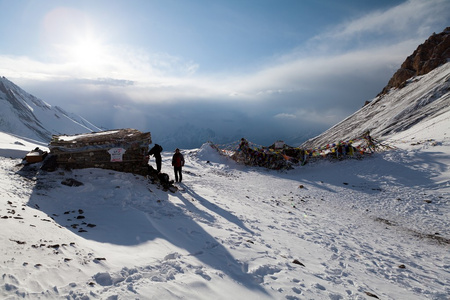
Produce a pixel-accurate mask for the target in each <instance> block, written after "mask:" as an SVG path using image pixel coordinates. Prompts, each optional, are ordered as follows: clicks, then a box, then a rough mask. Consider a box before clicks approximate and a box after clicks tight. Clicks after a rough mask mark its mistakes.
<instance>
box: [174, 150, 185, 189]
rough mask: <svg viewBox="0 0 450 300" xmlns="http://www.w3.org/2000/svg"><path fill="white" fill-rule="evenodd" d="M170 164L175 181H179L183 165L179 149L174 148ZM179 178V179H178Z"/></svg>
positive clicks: (181, 177)
mask: <svg viewBox="0 0 450 300" xmlns="http://www.w3.org/2000/svg"><path fill="white" fill-rule="evenodd" d="M172 166H173V170H174V172H175V182H181V180H182V179H183V176H182V175H181V169H182V167H183V166H184V157H183V154H181V153H180V149H178V148H177V149H176V150H175V154H174V155H173V157H172ZM178 179H179V180H178Z"/></svg>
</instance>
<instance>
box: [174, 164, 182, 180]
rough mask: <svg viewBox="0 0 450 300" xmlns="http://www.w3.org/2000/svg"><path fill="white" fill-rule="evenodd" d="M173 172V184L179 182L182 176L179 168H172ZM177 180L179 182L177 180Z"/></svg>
mask: <svg viewBox="0 0 450 300" xmlns="http://www.w3.org/2000/svg"><path fill="white" fill-rule="evenodd" d="M173 171H174V172H175V182H181V180H182V179H183V176H182V175H181V167H173ZM178 178H179V179H180V180H178Z"/></svg>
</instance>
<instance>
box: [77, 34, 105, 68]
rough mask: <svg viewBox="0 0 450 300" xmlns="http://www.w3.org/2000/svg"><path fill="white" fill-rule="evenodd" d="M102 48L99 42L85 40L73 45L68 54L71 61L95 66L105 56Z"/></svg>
mask: <svg viewBox="0 0 450 300" xmlns="http://www.w3.org/2000/svg"><path fill="white" fill-rule="evenodd" d="M103 48H104V47H103V46H102V45H101V43H100V42H98V41H95V40H92V39H86V40H83V41H80V42H78V43H77V44H75V45H73V46H72V47H71V48H70V50H69V52H70V57H71V59H73V60H74V61H75V62H77V63H79V64H95V63H98V62H99V61H100V60H101V59H102V56H103V55H104V54H105V51H104V49H103Z"/></svg>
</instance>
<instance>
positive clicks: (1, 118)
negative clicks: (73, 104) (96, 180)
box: [0, 77, 101, 142]
mask: <svg viewBox="0 0 450 300" xmlns="http://www.w3.org/2000/svg"><path fill="white" fill-rule="evenodd" d="M0 131H3V132H6V133H12V134H15V135H19V136H22V137H27V138H31V139H35V140H38V141H44V142H48V141H50V139H51V137H52V135H53V134H76V133H85V132H92V131H101V129H100V128H99V127H97V126H95V125H93V124H92V123H90V122H88V121H87V120H85V119H84V118H82V117H80V116H78V115H76V114H72V113H68V112H66V111H65V110H63V109H62V108H60V107H58V106H54V107H53V106H51V105H49V104H47V103H45V102H44V101H42V100H41V99H39V98H36V97H35V96H33V95H30V94H29V93H27V92H25V91H24V90H22V89H21V88H20V87H18V86H17V85H15V84H14V83H12V82H11V81H9V80H8V79H6V78H5V77H1V78H0Z"/></svg>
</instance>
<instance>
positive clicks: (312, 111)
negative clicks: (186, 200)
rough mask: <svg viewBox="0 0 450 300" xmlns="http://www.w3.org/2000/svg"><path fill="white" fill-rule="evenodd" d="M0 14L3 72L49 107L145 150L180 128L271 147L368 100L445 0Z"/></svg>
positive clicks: (39, 4)
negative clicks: (118, 132) (120, 132)
mask: <svg viewBox="0 0 450 300" xmlns="http://www.w3.org/2000/svg"><path fill="white" fill-rule="evenodd" d="M0 11H1V12H2V17H1V18H0V36H1V37H2V38H1V40H0V45H1V47H0V76H5V77H6V78H8V79H9V80H11V81H13V82H14V83H16V84H17V85H19V86H20V87H21V88H23V89H24V90H25V91H27V92H29V93H31V94H33V95H34V96H36V97H38V98H40V99H42V100H44V101H46V102H48V103H49V104H51V105H54V106H55V105H57V106H60V107H62V108H64V109H65V110H67V111H69V112H73V113H76V114H79V115H81V116H83V117H85V118H86V119H88V120H89V121H91V122H92V123H94V124H95V125H97V126H101V127H104V128H105V129H114V128H136V129H139V130H143V131H150V132H152V136H153V140H154V141H155V142H157V141H158V139H162V138H163V137H164V136H167V135H173V134H174V133H175V132H177V131H178V132H179V131H182V130H183V129H186V128H189V130H190V131H191V132H196V130H197V129H198V130H200V129H208V130H212V131H214V132H215V133H216V135H217V138H218V139H219V140H222V141H226V140H227V139H228V140H233V139H237V138H240V137H245V138H247V139H249V140H251V141H253V142H255V143H257V144H262V145H268V144H271V143H272V142H273V141H275V140H278V139H283V140H285V141H287V142H288V143H289V142H292V143H295V142H298V141H300V140H301V139H302V138H303V139H304V138H305V137H311V136H312V135H316V134H319V133H321V132H322V131H324V130H326V129H328V128H329V127H331V126H333V125H334V124H336V123H337V122H339V121H341V120H342V119H344V118H346V117H347V116H349V115H351V114H352V113H354V112H355V111H356V110H358V109H359V108H360V107H361V106H362V105H363V104H364V102H365V101H366V100H370V99H373V98H374V97H375V96H376V95H377V94H378V93H379V92H380V91H381V90H382V88H383V87H384V86H385V85H386V84H387V82H388V80H389V79H390V77H391V76H392V75H393V74H394V73H395V71H396V70H397V69H398V68H399V67H400V65H401V63H402V62H403V61H404V60H405V59H406V57H407V56H408V55H410V54H412V53H413V51H414V50H415V49H416V48H417V46H418V45H419V44H421V43H423V42H424V41H425V40H426V39H427V38H428V37H429V36H430V35H431V34H432V33H433V32H436V33H439V32H442V31H443V30H444V29H445V28H446V27H447V26H449V24H448V21H449V20H450V1H447V0H430V1H420V0H410V1H395V0H389V1H332V0H328V1H325V0H322V1H307V0H305V1H270V0H259V1H233V0H231V1H204V0H203V1H202V0H192V1H182V0H168V1H151V0H132V1H111V0H108V1H103V0H98V1H92V0H91V1H79V0H78V1H71V0H68V1H56V0H55V1H53V0H47V1H26V0H23V1H12V0H9V1H5V0H0ZM219 137H221V138H219ZM180 146H182V145H180ZM199 146H200V145H199Z"/></svg>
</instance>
